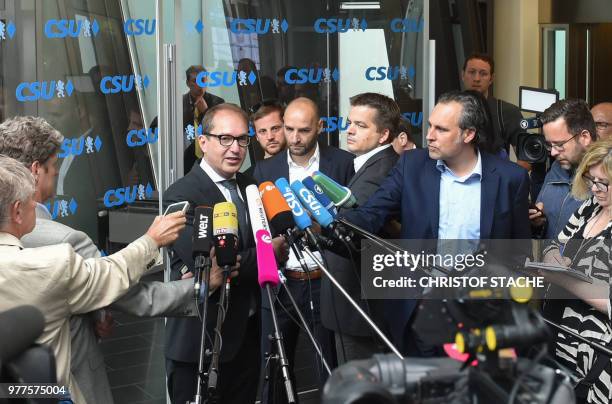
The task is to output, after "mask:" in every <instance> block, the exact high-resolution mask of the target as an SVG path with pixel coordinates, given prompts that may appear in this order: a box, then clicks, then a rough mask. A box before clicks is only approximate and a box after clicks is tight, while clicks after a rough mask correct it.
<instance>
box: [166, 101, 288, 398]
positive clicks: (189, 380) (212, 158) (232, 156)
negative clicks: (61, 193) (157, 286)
mask: <svg viewBox="0 0 612 404" xmlns="http://www.w3.org/2000/svg"><path fill="white" fill-rule="evenodd" d="M202 124H203V125H204V127H205V128H207V131H206V133H205V134H204V135H203V136H200V137H199V138H198V139H197V141H198V143H199V146H200V147H201V148H202V151H203V152H204V157H203V158H202V160H200V161H199V162H198V164H195V165H194V166H193V168H192V169H191V171H190V172H189V174H187V175H186V176H185V177H183V178H181V179H179V180H178V181H177V182H176V183H174V184H172V185H171V186H170V187H169V188H168V190H167V191H166V193H165V194H164V197H165V198H164V199H165V201H166V202H168V203H170V202H177V201H189V202H190V204H191V206H192V210H191V211H190V215H188V220H187V222H188V225H187V227H186V228H185V230H183V232H182V233H181V234H180V236H179V239H178V240H177V242H176V243H175V244H174V245H173V247H172V249H171V266H172V275H171V278H172V279H178V278H180V277H181V272H182V271H181V269H182V268H184V267H186V268H187V269H188V270H190V271H193V258H192V250H193V249H192V242H191V240H192V235H193V227H192V221H193V208H194V207H196V206H198V205H207V206H214V204H216V203H219V202H225V201H231V202H233V203H234V204H235V205H236V206H237V211H238V212H240V213H239V215H238V216H239V217H238V223H239V234H240V241H239V254H240V256H241V260H240V267H239V271H238V274H237V276H235V278H234V279H232V282H231V297H230V300H229V308H228V311H227V314H226V317H225V322H224V324H223V328H222V332H221V335H222V338H223V344H222V348H221V358H220V367H219V374H220V376H219V377H220V378H219V384H218V396H219V398H218V400H219V402H222V403H237V404H238V403H240V404H242V403H252V402H254V401H255V398H256V394H257V383H258V379H259V377H258V376H259V365H260V362H259V360H260V358H259V346H260V344H259V340H260V310H259V309H260V291H259V287H258V285H257V266H256V255H255V249H254V248H253V247H254V240H253V235H252V230H251V227H250V225H249V224H248V214H247V213H248V210H247V204H246V201H245V200H244V198H245V196H246V191H245V188H246V186H248V185H249V184H252V180H251V179H250V178H249V177H246V176H244V175H242V174H241V173H239V172H238V170H239V169H240V166H241V165H242V162H243V161H244V158H245V156H246V147H247V146H248V144H249V141H250V138H249V135H248V123H247V116H246V113H245V112H244V111H242V110H241V109H240V108H239V107H238V106H236V105H234V104H220V105H217V106H215V107H212V108H210V109H209V110H208V111H207V112H206V115H204V119H203V120H202ZM273 246H274V249H275V252H276V253H277V257H278V258H279V259H281V260H282V259H283V255H284V252H283V251H286V250H285V249H286V244H285V242H284V240H283V239H282V238H280V237H277V238H275V239H274V240H273ZM285 259H286V258H285ZM214 262H215V261H214V260H213V264H214ZM215 265H216V264H215ZM216 271H217V270H216V267H214V268H213V274H216V273H217V272H216ZM218 298H219V293H218V291H214V292H213V293H212V294H211V295H210V297H209V299H210V301H209V306H208V307H209V312H208V314H207V316H208V317H207V328H208V335H210V336H214V335H215V333H214V331H213V327H214V325H215V324H216V318H217V302H218ZM201 324H202V323H201V322H200V321H198V320H197V319H168V322H167V326H166V352H165V353H166V358H167V362H166V371H167V374H168V392H169V395H170V398H171V400H172V402H173V403H175V404H179V403H180V404H183V403H185V402H186V401H187V400H192V399H193V396H194V395H195V392H196V378H197V370H198V358H199V353H200V331H201ZM209 344H210V342H209ZM209 347H210V345H209Z"/></svg>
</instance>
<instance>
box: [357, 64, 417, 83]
mask: <svg viewBox="0 0 612 404" xmlns="http://www.w3.org/2000/svg"><path fill="white" fill-rule="evenodd" d="M415 73H416V71H415V69H414V67H413V66H410V67H406V66H370V67H368V68H367V69H366V71H365V78H366V80H369V81H372V80H396V79H398V78H399V79H401V80H407V79H410V80H414V75H415Z"/></svg>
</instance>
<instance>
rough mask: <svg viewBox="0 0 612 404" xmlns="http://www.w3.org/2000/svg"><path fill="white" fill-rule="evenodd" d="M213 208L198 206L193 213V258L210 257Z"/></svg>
mask: <svg viewBox="0 0 612 404" xmlns="http://www.w3.org/2000/svg"><path fill="white" fill-rule="evenodd" d="M212 217H213V208H211V207H210V206H198V207H196V208H195V209H194V211H193V256H194V257H195V256H196V255H204V256H205V257H208V256H209V255H210V247H212V243H213V239H212V228H213V223H212Z"/></svg>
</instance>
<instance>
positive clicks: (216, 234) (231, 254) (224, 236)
mask: <svg viewBox="0 0 612 404" xmlns="http://www.w3.org/2000/svg"><path fill="white" fill-rule="evenodd" d="M213 238H214V241H215V254H216V256H217V264H218V265H219V266H220V267H231V266H234V265H236V258H237V255H238V214H237V212H236V205H234V204H233V203H231V202H221V203H217V204H215V207H214V209H213Z"/></svg>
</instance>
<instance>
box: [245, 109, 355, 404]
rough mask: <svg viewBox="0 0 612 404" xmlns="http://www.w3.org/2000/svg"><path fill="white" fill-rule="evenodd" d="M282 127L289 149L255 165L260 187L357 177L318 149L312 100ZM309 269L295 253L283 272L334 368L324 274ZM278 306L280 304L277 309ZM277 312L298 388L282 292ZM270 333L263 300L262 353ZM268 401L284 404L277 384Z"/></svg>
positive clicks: (341, 156) (288, 114)
mask: <svg viewBox="0 0 612 404" xmlns="http://www.w3.org/2000/svg"><path fill="white" fill-rule="evenodd" d="M283 122H284V128H283V129H284V133H285V140H286V141H287V146H288V149H287V151H286V152H281V153H278V154H277V155H275V156H273V157H271V158H269V159H266V160H263V161H259V162H257V165H256V166H255V170H254V172H253V176H254V178H255V180H256V181H257V183H259V184H261V183H262V182H264V181H272V182H274V181H276V180H277V179H279V178H286V179H287V180H288V181H289V183H291V182H293V181H296V180H303V179H304V178H305V177H307V176H309V175H311V174H312V172H313V171H321V172H322V173H324V174H326V175H328V176H330V177H331V178H333V179H334V180H335V181H337V182H338V183H340V184H342V185H347V184H348V182H349V180H350V179H351V177H352V176H353V174H354V166H353V158H354V156H353V155H352V154H351V153H348V152H346V151H344V150H340V149H337V148H335V147H331V146H322V145H319V143H318V142H317V140H318V138H319V133H321V131H322V129H323V122H322V121H321V119H320V117H319V110H318V107H317V105H316V104H315V103H314V102H313V101H312V100H310V99H308V98H305V97H300V98H296V99H294V100H293V101H291V102H290V103H289V105H287V108H286V109H285V113H284V115H283ZM316 254H319V253H318V252H317V253H316ZM319 258H320V256H319ZM307 265H308V269H309V272H308V273H306V272H304V270H303V269H302V268H301V267H300V263H299V261H298V260H297V258H296V257H295V255H294V254H293V252H291V253H290V255H289V261H287V264H286V268H285V269H284V270H283V272H284V273H285V276H286V278H287V287H288V288H289V290H290V291H291V294H292V295H293V296H294V298H295V300H296V302H297V305H298V306H299V309H300V311H301V312H302V313H303V314H304V317H305V318H306V319H307V320H308V321H309V322H310V324H309V326H310V327H311V329H312V330H313V331H314V334H315V337H316V338H317V340H318V341H319V342H320V343H321V346H322V349H323V351H324V352H325V354H326V360H327V361H328V363H331V361H330V359H329V358H331V357H332V354H331V352H332V351H331V349H332V348H331V347H332V346H333V344H332V343H333V335H332V334H331V333H330V332H329V331H327V330H326V329H325V328H324V327H322V326H321V320H320V311H319V307H320V300H319V297H320V288H321V270H320V269H319V268H318V267H317V266H316V264H315V263H314V262H313V261H311V260H309V259H308V260H307ZM278 301H280V303H281V304H278ZM283 307H284V308H287V310H288V311H289V314H288V313H287V312H285V310H284V309H283ZM275 308H276V313H277V316H278V323H279V328H280V332H281V333H282V335H283V340H284V342H285V350H286V352H287V358H288V359H289V365H290V368H291V377H292V380H293V385H294V386H295V377H294V374H293V363H294V357H295V347H296V345H297V340H298V334H299V327H298V325H297V324H295V323H294V322H293V321H292V319H291V317H294V318H297V317H296V316H295V309H294V308H293V307H292V305H291V302H290V300H289V298H288V296H287V294H286V293H285V291H284V290H280V291H279V293H278V300H277V303H276V306H275ZM272 331H273V328H272V316H271V314H270V307H269V302H268V300H267V297H266V298H264V299H262V352H270V349H271V347H270V339H269V338H268V335H269V334H272ZM271 374H274V373H271ZM319 374H321V375H322V376H323V377H326V376H327V374H326V372H325V370H323V369H322V368H321V369H320V371H319ZM323 383H324V380H321V387H322V385H323ZM264 397H265V398H264V400H263V402H265V403H280V402H285V396H284V388H283V386H282V384H281V383H278V381H277V380H275V378H271V380H270V387H269V388H265V391H264Z"/></svg>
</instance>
